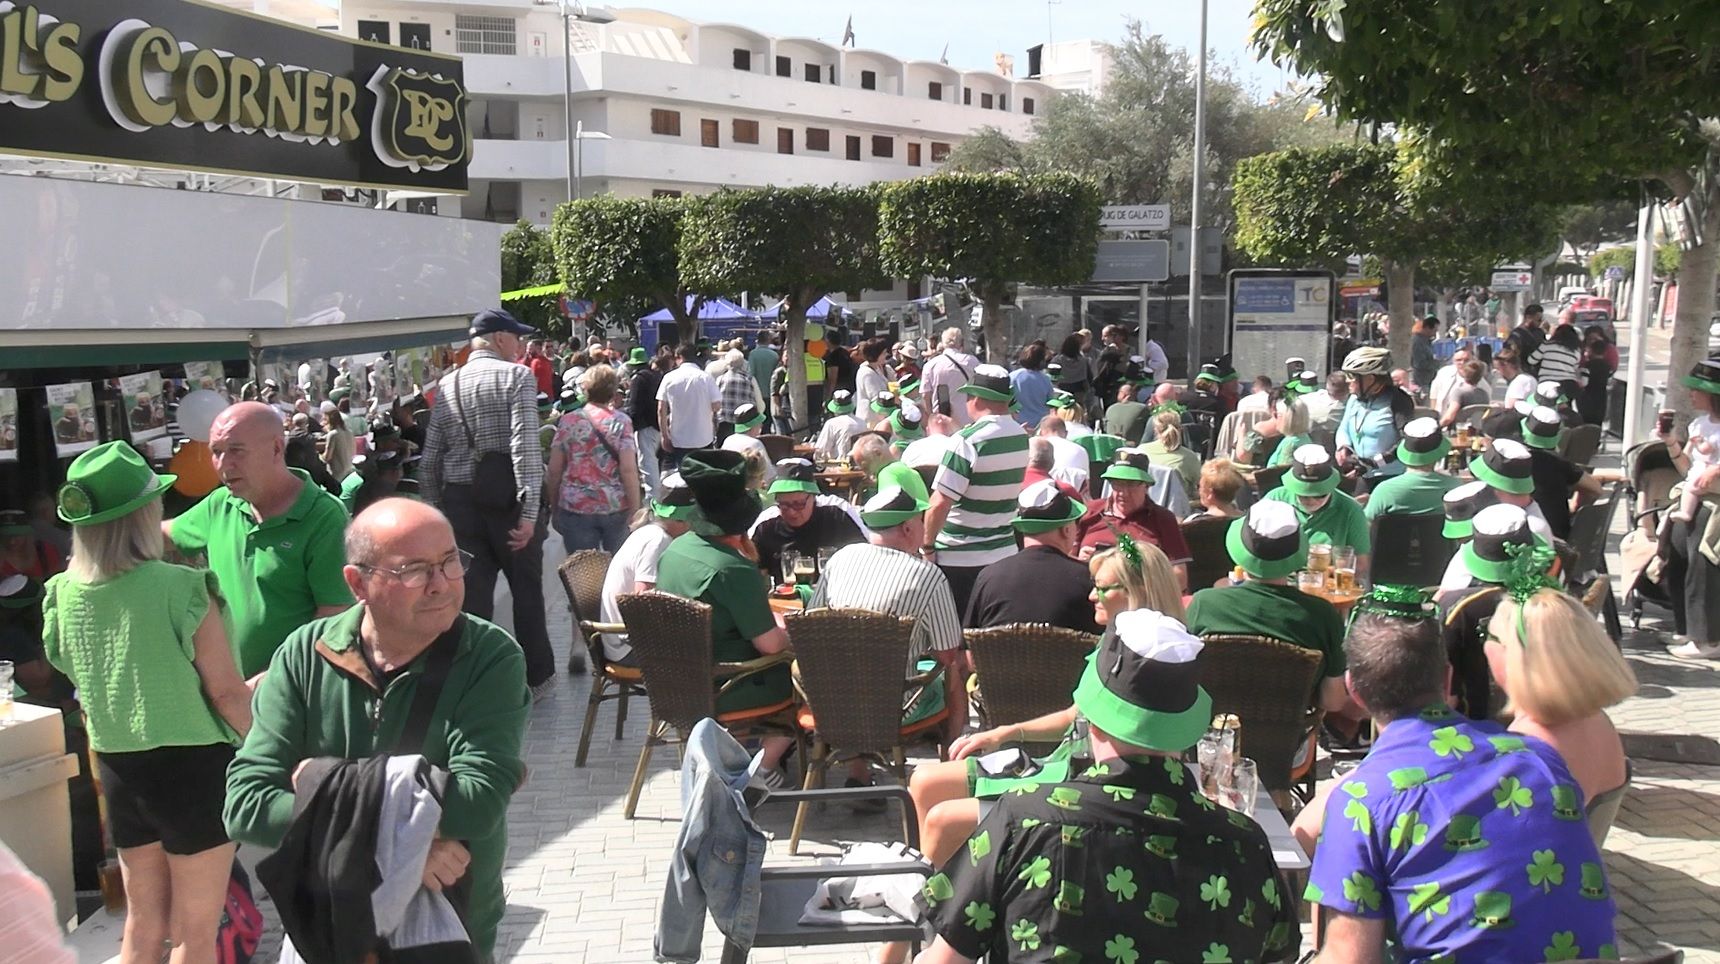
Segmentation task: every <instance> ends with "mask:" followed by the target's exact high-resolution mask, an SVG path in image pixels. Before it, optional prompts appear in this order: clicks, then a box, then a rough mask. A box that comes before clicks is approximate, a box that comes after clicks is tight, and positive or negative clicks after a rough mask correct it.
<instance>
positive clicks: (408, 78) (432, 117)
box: [371, 67, 470, 170]
mask: <svg viewBox="0 0 1720 964" xmlns="http://www.w3.org/2000/svg"><path fill="white" fill-rule="evenodd" d="M378 74H379V79H380V81H381V83H380V85H378V84H377V83H376V82H375V81H373V82H372V84H371V88H372V89H373V90H377V92H378V94H379V95H381V94H386V95H387V96H386V97H383V98H382V100H383V102H384V103H383V106H382V108H381V109H382V110H383V111H384V112H385V113H384V114H383V115H382V123H381V124H380V125H379V133H380V134H381V135H382V137H380V138H379V143H378V145H377V146H378V147H380V148H382V149H383V150H385V151H386V152H387V153H388V154H389V155H391V156H392V157H393V158H394V159H395V161H397V162H400V163H404V164H408V165H417V166H421V167H427V168H430V169H431V170H437V169H440V168H442V167H446V166H448V165H450V164H457V163H459V162H460V161H462V160H464V159H465V157H466V153H467V150H468V148H469V146H470V144H469V139H470V135H469V134H468V133H467V131H466V125H465V115H464V110H465V101H466V92H465V91H464V90H462V89H461V88H460V85H459V84H457V83H455V82H454V81H451V80H446V79H444V78H441V77H436V76H433V75H430V74H426V73H423V72H421V71H417V70H407V69H405V68H403V67H396V68H393V69H391V70H387V71H386V73H383V72H382V71H378Z"/></svg>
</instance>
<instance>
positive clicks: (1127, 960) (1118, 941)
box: [1105, 934, 1141, 964]
mask: <svg viewBox="0 0 1720 964" xmlns="http://www.w3.org/2000/svg"><path fill="white" fill-rule="evenodd" d="M1140 957H1141V952H1140V951H1137V950H1135V939H1134V938H1133V937H1130V936H1129V935H1127V934H1118V935H1117V936H1116V937H1113V938H1111V939H1110V940H1108V941H1106V942H1105V960H1107V961H1114V962H1115V964H1135V962H1136V961H1137V960H1140Z"/></svg>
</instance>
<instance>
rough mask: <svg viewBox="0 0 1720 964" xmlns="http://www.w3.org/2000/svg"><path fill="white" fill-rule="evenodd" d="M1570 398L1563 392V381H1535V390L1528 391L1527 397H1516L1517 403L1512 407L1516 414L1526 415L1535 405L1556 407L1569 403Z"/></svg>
mask: <svg viewBox="0 0 1720 964" xmlns="http://www.w3.org/2000/svg"><path fill="white" fill-rule="evenodd" d="M1570 400H1571V399H1570V396H1568V395H1566V394H1565V386H1564V384H1563V383H1561V382H1554V381H1545V382H1536V383H1535V390H1534V391H1532V392H1530V393H1529V396H1528V397H1527V398H1520V399H1518V400H1517V404H1516V405H1515V406H1513V407H1514V408H1516V410H1517V414H1518V415H1527V414H1529V413H1530V412H1532V411H1534V410H1535V409H1536V408H1537V407H1540V406H1545V407H1547V408H1553V409H1556V408H1559V407H1560V406H1562V405H1567V404H1569V402H1570Z"/></svg>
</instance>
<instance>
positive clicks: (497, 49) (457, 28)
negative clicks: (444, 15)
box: [454, 13, 518, 57]
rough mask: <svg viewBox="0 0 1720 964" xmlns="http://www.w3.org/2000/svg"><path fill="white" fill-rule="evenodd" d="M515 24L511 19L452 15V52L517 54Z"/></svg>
mask: <svg viewBox="0 0 1720 964" xmlns="http://www.w3.org/2000/svg"><path fill="white" fill-rule="evenodd" d="M517 26H518V25H517V24H515V23H514V21H513V18H511V17H476V16H472V15H471V14H464V13H457V14H455V15H454V52H455V53H461V54H507V55H508V56H510V57H511V56H513V55H514V54H515V53H516V52H517V48H516V46H515V36H516V28H517Z"/></svg>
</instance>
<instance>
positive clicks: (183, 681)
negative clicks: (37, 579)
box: [42, 442, 251, 964]
mask: <svg viewBox="0 0 1720 964" xmlns="http://www.w3.org/2000/svg"><path fill="white" fill-rule="evenodd" d="M174 479H175V476H171V475H156V474H155V473H154V472H152V471H150V468H149V466H148V465H147V464H146V463H145V462H144V461H143V458H142V457H141V456H139V455H138V454H137V451H136V450H135V449H133V448H132V447H131V446H129V445H127V444H126V443H124V442H108V443H106V444H104V445H99V446H97V447H95V448H93V449H90V450H89V451H87V452H85V453H84V454H82V455H80V456H78V458H77V460H76V461H74V462H73V463H72V465H71V468H70V470H68V472H67V476H66V483H65V485H63V486H61V487H60V491H59V496H58V502H59V516H60V518H61V519H64V520H65V521H67V522H69V523H71V525H72V557H71V562H70V565H69V566H68V568H67V570H66V572H64V573H62V574H60V575H57V576H55V577H54V578H52V579H50V580H48V584H47V586H46V587H45V590H44V593H43V598H42V648H43V652H44V654H45V655H46V656H47V658H48V661H49V662H51V663H53V664H54V666H55V667H57V668H58V669H59V670H60V671H61V672H63V673H65V674H66V676H67V677H69V678H70V679H71V681H72V683H73V685H75V686H76V687H77V690H78V699H79V702H80V703H81V704H82V705H83V710H84V717H85V720H86V725H87V727H88V730H89V737H90V748H91V749H92V750H94V751H95V754H96V766H97V769H98V771H99V773H100V777H101V784H102V796H103V799H104V800H105V802H106V804H107V822H108V831H109V834H110V836H111V837H112V838H113V842H114V846H115V847H117V848H118V850H119V862H120V870H121V872H122V874H123V875H124V879H125V892H126V907H127V912H126V921H125V936H124V941H123V943H122V945H121V948H120V960H121V961H122V962H124V964H134V962H135V964H142V962H146V961H147V962H152V964H153V962H157V961H159V960H160V959H161V948H162V944H163V943H164V942H170V943H171V944H172V958H171V960H172V962H173V964H214V962H215V960H216V956H215V931H216V928H217V926H218V925H219V923H220V920H221V910H222V907H223V905H224V903H225V900H226V892H227V878H228V874H229V870H230V868H231V865H232V863H233V850H234V845H233V843H232V842H231V841H230V840H229V839H228V837H227V832H226V830H225V829H224V827H223V826H222V823H221V807H222V805H223V803H224V802H225V799H226V775H227V764H228V763H230V762H231V761H232V759H233V744H234V743H235V742H236V740H237V738H238V737H239V736H242V735H243V734H244V733H245V731H247V730H249V729H250V727H251V693H250V690H248V689H246V687H245V682H244V680H243V679H242V678H240V676H239V668H238V666H237V664H235V662H234V660H233V651H232V649H231V648H230V647H229V646H228V643H227V631H226V628H225V627H224V626H223V624H222V621H221V613H220V605H219V604H220V597H219V596H218V594H217V593H216V590H215V580H214V576H213V574H211V573H208V572H203V571H200V570H195V569H188V568H186V567H184V566H175V565H171V564H169V563H166V562H163V561H161V554H162V548H163V543H164V539H163V536H162V532H161V495H162V493H163V492H165V491H166V490H167V487H168V486H169V485H171V484H172V483H173V481H174Z"/></svg>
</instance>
